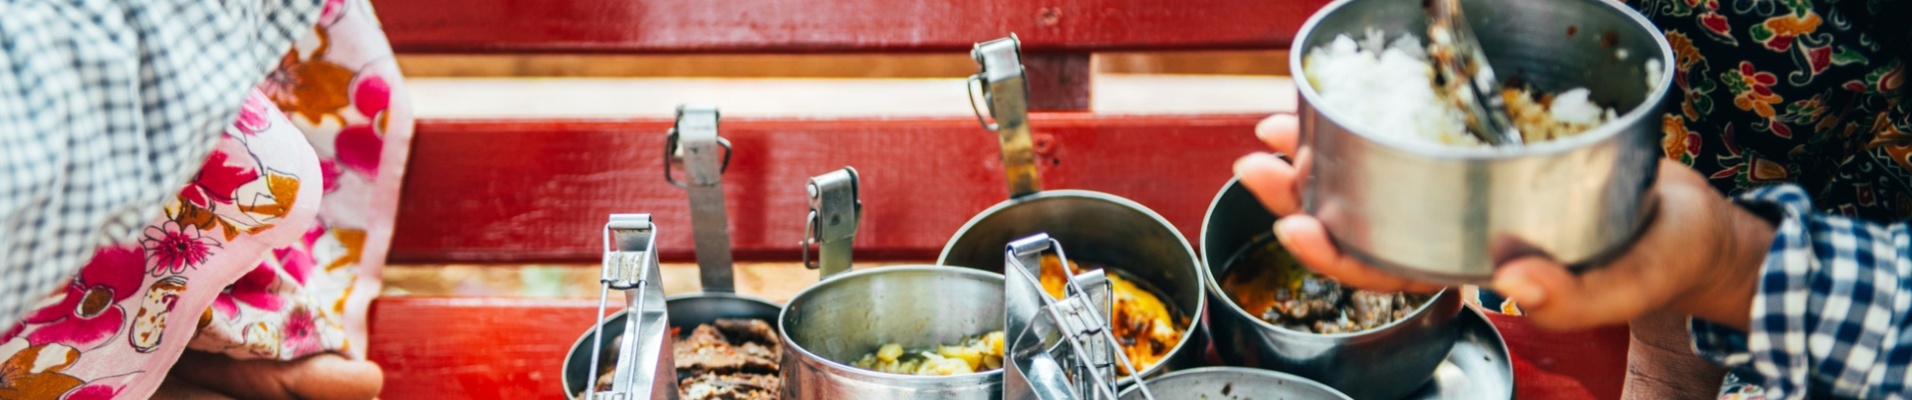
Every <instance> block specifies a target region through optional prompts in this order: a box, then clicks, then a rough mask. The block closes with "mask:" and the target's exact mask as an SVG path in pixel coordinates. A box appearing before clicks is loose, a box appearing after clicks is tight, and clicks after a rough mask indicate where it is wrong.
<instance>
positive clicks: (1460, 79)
mask: <svg viewBox="0 0 1912 400" xmlns="http://www.w3.org/2000/svg"><path fill="white" fill-rule="evenodd" d="M1423 6H1424V7H1425V8H1426V9H1427V35H1426V36H1424V37H1426V38H1427V42H1428V44H1427V52H1428V54H1429V55H1430V56H1431V57H1430V58H1431V59H1432V61H1434V71H1435V73H1436V74H1438V76H1440V77H1441V78H1442V80H1444V81H1445V82H1446V85H1445V87H1446V88H1447V92H1448V93H1450V94H1452V95H1453V96H1454V99H1455V100H1456V102H1458V103H1459V104H1457V105H1458V106H1459V107H1460V108H1461V110H1462V111H1463V112H1466V115H1467V116H1468V117H1467V130H1468V131H1469V132H1471V133H1473V134H1474V136H1475V137H1478V138H1480V141H1481V143H1487V144H1492V145H1495V146H1507V145H1516V146H1517V145H1520V144H1522V143H1523V142H1524V140H1523V139H1522V138H1521V137H1520V128H1519V127H1517V126H1514V118H1513V117H1511V116H1508V115H1507V101H1506V99H1503V98H1501V96H1500V91H1501V85H1500V78H1499V77H1497V76H1495V75H1494V67H1493V65H1490V64H1488V62H1487V57H1486V56H1485V55H1482V54H1481V48H1480V41H1479V40H1477V39H1475V38H1474V28H1473V27H1472V26H1471V25H1468V24H1467V15H1466V14H1467V13H1466V12H1463V11H1462V10H1461V2H1460V0H1432V1H1429V2H1427V3H1423Z"/></svg>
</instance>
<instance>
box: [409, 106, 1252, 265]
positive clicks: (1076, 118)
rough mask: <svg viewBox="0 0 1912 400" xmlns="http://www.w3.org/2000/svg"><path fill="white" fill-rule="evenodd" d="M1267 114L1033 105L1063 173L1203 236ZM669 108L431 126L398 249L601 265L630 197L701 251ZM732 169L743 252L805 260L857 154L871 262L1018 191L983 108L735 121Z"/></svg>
mask: <svg viewBox="0 0 1912 400" xmlns="http://www.w3.org/2000/svg"><path fill="white" fill-rule="evenodd" d="M1261 117H1262V116H1261V115H1208V116H1107V115H1094V114H1083V113H1038V114H1035V115H1034V116H1032V122H1031V124H1032V125H1033V126H1034V127H1035V128H1036V136H1037V137H1036V139H1037V141H1038V142H1040V143H1046V145H1044V146H1041V147H1042V148H1043V149H1044V151H1043V152H1042V154H1040V156H1041V159H1042V166H1041V168H1042V173H1043V174H1044V180H1045V185H1046V186H1047V187H1049V188H1057V189H1059V188H1077V189H1088V190H1098V191H1103V192H1109V193H1113V194H1116V195H1120V196H1125V197H1128V198H1130V199H1132V200H1135V201H1137V202H1140V203H1142V204H1143V205H1145V206H1148V207H1149V208H1151V209H1153V210H1155V211H1156V212H1157V213H1159V214H1162V215H1163V216H1164V217H1165V218H1167V219H1168V220H1169V221H1170V222H1171V223H1173V224H1174V225H1175V226H1176V227H1177V228H1180V229H1181V231H1182V232H1183V234H1184V235H1186V236H1187V237H1188V238H1189V240H1191V241H1194V240H1196V238H1198V237H1199V235H1198V234H1197V232H1196V230H1197V229H1200V225H1201V218H1202V214H1203V213H1204V212H1206V210H1207V207H1208V203H1209V201H1210V200H1211V199H1212V198H1213V197H1214V193H1215V192H1216V191H1218V190H1219V189H1220V188H1221V185H1222V183H1224V182H1226V181H1227V179H1228V178H1229V176H1230V175H1231V172H1230V170H1229V166H1230V165H1231V164H1232V163H1233V162H1234V160H1235V158H1236V157H1239V156H1241V155H1243V154H1247V153H1249V152H1253V151H1259V150H1263V149H1265V147H1264V146H1262V145H1261V144H1259V143H1258V142H1257V141H1256V140H1255V139H1254V136H1253V135H1252V133H1251V132H1252V131H1253V126H1254V124H1255V122H1256V121H1259V120H1260V118H1261ZM669 124H670V122H669V121H667V120H663V119H622V120H608V119H604V120H437V119H427V120H423V121H421V122H420V123H419V124H418V130H417V135H416V137H415V138H414V142H413V148H412V156H411V162H410V164H409V167H408V168H409V171H407V172H406V174H405V176H406V182H405V187H404V191H403V194H402V195H403V201H401V204H400V206H399V213H398V222H397V228H396V229H397V230H396V234H395V235H394V238H393V248H392V253H391V254H392V255H391V259H392V260H394V261H397V262H515V261H540V262H542V261H562V262H593V261H595V260H596V259H597V258H598V257H600V253H599V252H600V251H602V249H601V244H600V240H599V238H598V231H597V230H598V229H599V228H600V227H602V226H603V223H604V218H605V215H607V214H610V213H614V212H649V213H652V214H653V216H654V218H656V220H657V221H658V223H659V225H660V227H661V229H660V234H661V235H662V236H661V237H660V239H659V243H658V246H659V248H660V249H661V250H662V255H663V257H664V258H665V259H667V260H672V261H682V260H689V259H690V255H691V254H690V250H691V243H690V220H689V218H690V217H689V211H688V200H687V197H686V195H685V193H684V192H683V191H682V190H681V189H678V188H676V187H674V186H671V185H669V184H668V183H666V182H665V181H664V179H663V177H662V176H661V175H662V165H661V162H662V145H663V132H664V131H665V129H666V128H667V127H668V126H669ZM722 134H723V136H724V137H726V138H728V139H729V140H730V142H731V143H733V144H734V145H735V148H736V158H735V159H734V160H732V161H731V163H730V169H729V171H728V172H727V173H726V174H725V175H724V177H725V178H724V182H725V192H726V196H727V198H728V204H729V211H730V223H731V233H732V238H733V239H732V241H733V246H734V247H735V249H736V255H737V258H738V259H740V260H790V259H795V258H797V257H796V256H797V247H796V243H797V241H798V240H800V239H802V234H803V221H802V220H803V216H804V215H805V212H806V210H807V205H806V199H805V197H804V194H803V190H802V187H803V183H804V181H805V180H806V179H808V178H809V177H810V176H812V175H817V174H821V173H824V172H828V171H831V170H834V169H837V168H842V167H843V166H846V165H848V166H855V167H857V169H858V171H859V172H860V173H861V176H862V179H863V192H862V196H863V203H864V218H863V224H862V228H861V231H860V233H859V234H858V236H857V243H856V250H857V251H858V254H857V257H858V258H859V259H867V260H882V259H892V260H894V259H905V260H908V259H916V260H921V259H934V258H935V256H936V254H937V252H938V251H940V250H941V248H942V246H943V244H944V243H945V242H947V241H948V239H949V237H950V235H952V234H954V233H955V232H956V230H957V229H958V228H960V227H961V225H962V224H963V223H964V222H965V221H967V220H968V219H969V217H970V216H971V215H974V214H975V213H977V212H980V211H982V210H983V209H984V208H987V207H988V206H990V205H992V204H995V203H997V202H1000V201H1002V200H1003V199H1004V198H1005V197H1006V196H1007V189H1005V188H1004V186H1003V184H1002V183H1001V182H1002V181H1003V175H1002V172H1001V165H1000V164H1001V156H1000V152H999V150H998V149H997V144H996V139H995V138H994V134H993V133H991V132H987V131H984V130H982V129H981V128H980V127H978V126H977V124H976V121H975V120H974V119H973V118H962V117H956V118H948V117H945V118H905V119H881V118H865V119H842V120H801V119H771V120H752V119H734V118H733V119H726V120H724V122H723V126H722Z"/></svg>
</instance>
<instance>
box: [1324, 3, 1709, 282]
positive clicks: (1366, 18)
mask: <svg viewBox="0 0 1912 400" xmlns="http://www.w3.org/2000/svg"><path fill="white" fill-rule="evenodd" d="M1461 5H1462V6H1463V7H1464V8H1465V9H1466V15H1467V19H1468V22H1469V23H1470V24H1471V25H1472V26H1473V27H1474V29H1475V31H1476V33H1477V36H1478V37H1479V39H1480V42H1481V46H1482V48H1483V49H1484V50H1485V52H1486V54H1487V57H1488V59H1489V62H1490V63H1491V64H1492V65H1493V67H1494V69H1495V71H1496V72H1497V73H1499V74H1500V75H1501V78H1502V80H1503V81H1508V80H1512V81H1518V82H1521V84H1522V85H1524V86H1528V87H1531V88H1532V89H1534V91H1535V92H1540V93H1561V92H1570V91H1572V89H1575V88H1585V89H1586V90H1585V91H1583V92H1576V93H1575V96H1580V95H1584V96H1585V97H1584V99H1585V100H1586V101H1587V102H1591V103H1592V104H1595V105H1598V106H1601V107H1603V108H1608V109H1612V110H1614V115H1612V116H1610V117H1608V118H1602V120H1603V121H1604V123H1601V124H1599V125H1598V126H1594V127H1592V128H1591V129H1588V130H1585V131H1584V132H1579V133H1577V134H1573V135H1565V136H1563V137H1558V138H1552V139H1551V140H1544V141H1538V142H1533V143H1528V144H1526V145H1523V146H1517V147H1481V146H1456V145H1452V144H1446V143H1439V142H1436V141H1427V140H1417V139H1418V138H1414V137H1410V136H1411V135H1401V134H1399V132H1390V131H1383V130H1380V129H1375V128H1374V127H1372V125H1374V124H1373V123H1371V121H1367V120H1366V118H1362V117H1360V115H1362V114H1361V113H1359V112H1357V111H1358V110H1350V109H1345V108H1341V109H1337V108H1336V107H1335V106H1331V105H1330V104H1336V103H1334V102H1330V101H1329V97H1328V96H1326V95H1325V94H1324V93H1323V92H1322V90H1321V89H1322V88H1321V87H1318V86H1317V85H1316V84H1315V82H1311V81H1310V80H1309V79H1303V80H1299V81H1298V85H1297V86H1298V89H1299V92H1300V98H1301V101H1300V104H1301V107H1300V109H1299V117H1300V120H1301V136H1302V139H1301V146H1300V151H1299V152H1298V153H1297V154H1296V155H1295V156H1296V161H1297V162H1299V163H1303V164H1311V165H1307V166H1306V167H1304V169H1303V173H1304V174H1305V175H1304V176H1303V177H1302V180H1303V182H1304V183H1303V188H1304V190H1303V197H1302V204H1303V207H1304V209H1305V210H1306V212H1307V213H1308V214H1310V215H1312V216H1314V217H1315V218H1318V219H1320V220H1321V222H1322V224H1323V225H1325V226H1326V227H1327V230H1328V232H1329V234H1330V235H1331V236H1332V237H1333V238H1334V241H1335V243H1336V245H1337V246H1339V247H1340V248H1341V250H1342V251H1344V252H1346V253H1348V254H1350V255H1352V256H1354V257H1356V258H1358V259H1360V260H1362V261H1364V262H1366V263H1368V264H1370V265H1373V266H1375V267H1377V268H1381V269H1384V270H1387V271H1388V272H1390V273H1394V274H1398V275H1404V276H1409V277H1414V278H1419V279H1424V280H1436V281H1445V282H1456V283H1463V282H1464V283H1480V282H1485V281H1486V280H1487V279H1489V278H1490V277H1491V276H1492V274H1493V271H1494V265H1495V264H1496V262H1497V261H1504V260H1508V259H1511V258H1514V257H1518V256H1524V255H1544V256H1548V257H1552V258H1554V259H1556V260H1559V261H1561V262H1563V263H1566V264H1568V265H1574V266H1582V265H1587V264H1594V263H1598V262H1599V261H1602V258H1604V257H1607V256H1610V255H1611V254H1613V253H1615V252H1617V251H1618V250H1620V249H1623V248H1624V247H1625V246H1626V245H1627V244H1629V243H1631V241H1632V240H1633V239H1634V238H1635V237H1637V236H1638V233H1639V232H1640V231H1641V230H1642V229H1643V228H1644V226H1645V225H1646V223H1647V221H1649V217H1650V212H1651V210H1652V209H1653V201H1654V199H1653V198H1652V197H1651V196H1650V191H1649V189H1650V188H1651V186H1652V184H1653V177H1654V176H1655V174H1656V173H1657V165H1658V164H1657V161H1658V159H1659V157H1660V155H1661V153H1660V150H1659V146H1658V141H1659V138H1660V133H1661V131H1660V126H1661V123H1662V121H1661V110H1662V109H1661V107H1662V104H1664V102H1665V100H1666V97H1667V93H1666V90H1667V88H1668V87H1670V86H1672V79H1673V73H1672V70H1671V69H1670V68H1663V67H1660V65H1662V64H1663V63H1665V61H1666V60H1672V59H1673V53H1672V49H1671V47H1670V46H1668V45H1667V44H1666V39H1665V38H1664V37H1663V36H1661V35H1660V33H1659V31H1658V30H1656V29H1654V28H1653V27H1652V25H1650V24H1649V23H1648V22H1647V21H1646V20H1645V19H1644V18H1643V17H1641V16H1640V15H1639V14H1637V13H1635V12H1633V11H1631V10H1628V9H1626V8H1625V6H1623V5H1620V4H1618V3H1615V2H1611V1H1605V0H1559V1H1545V2H1539V1H1519V0H1461ZM1376 30H1378V31H1380V32H1381V33H1382V34H1383V36H1384V37H1385V38H1387V39H1395V38H1398V37H1401V36H1403V35H1405V34H1416V35H1419V34H1420V33H1422V32H1425V31H1426V16H1425V14H1424V12H1423V11H1422V9H1421V1H1418V0H1340V1H1336V2H1334V3H1331V4H1329V5H1328V6H1326V7H1324V8H1322V9H1321V10H1320V11H1318V12H1316V13H1315V15H1314V16H1313V17H1311V18H1310V19H1309V20H1308V22H1307V23H1306V24H1305V25H1303V26H1302V29H1301V32H1300V33H1299V34H1298V36H1297V40H1296V42H1295V48H1297V49H1304V50H1303V51H1296V52H1294V53H1292V54H1291V56H1290V60H1289V62H1290V68H1292V69H1293V70H1295V71H1306V70H1307V67H1306V65H1305V64H1306V61H1305V59H1306V58H1307V56H1308V55H1309V54H1310V53H1312V52H1315V51H1319V49H1322V48H1328V47H1330V46H1331V45H1332V44H1333V42H1334V41H1336V39H1337V37H1340V36H1344V35H1345V36H1356V37H1359V36H1361V35H1363V34H1364V33H1366V32H1369V31H1376ZM1377 79H1380V78H1377ZM1414 83H1415V82H1402V83H1401V84H1402V85H1412V84H1414Z"/></svg>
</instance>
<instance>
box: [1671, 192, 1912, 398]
mask: <svg viewBox="0 0 1912 400" xmlns="http://www.w3.org/2000/svg"><path fill="white" fill-rule="evenodd" d="M1736 200H1737V201H1739V202H1741V203H1742V204H1759V205H1770V206H1777V207H1778V209H1779V210H1783V214H1784V216H1783V217H1782V218H1781V220H1780V222H1779V224H1778V226H1777V228H1778V229H1777V230H1776V231H1777V234H1776V236H1775V237H1774V239H1773V244H1772V247H1771V248H1770V249H1769V250H1768V251H1767V253H1766V263H1765V266H1764V267H1763V270H1762V271H1761V276H1760V281H1759V289H1758V292H1757V294H1756V295H1755V297H1754V299H1753V309H1752V324H1751V327H1750V331H1749V332H1740V331H1739V330H1737V329H1733V328H1730V327H1726V326H1722V325H1716V324H1712V323H1708V322H1706V321H1701V320H1693V321H1692V323H1691V324H1690V325H1689V328H1690V331H1691V333H1692V336H1693V346H1694V350H1695V351H1697V352H1698V353H1699V354H1700V355H1701V356H1704V357H1707V358H1709V359H1712V360H1713V361H1715V362H1719V363H1721V364H1724V365H1727V366H1731V367H1745V366H1749V365H1750V366H1751V367H1752V368H1751V369H1752V370H1753V371H1757V373H1758V375H1759V377H1758V378H1752V377H1747V379H1749V380H1755V379H1756V380H1763V382H1762V383H1761V386H1762V387H1763V388H1764V391H1765V395H1766V398H1767V399H1804V398H1835V397H1836V398H1854V399H1905V398H1912V393H1908V387H1907V385H1908V384H1909V383H1912V329H1907V328H1912V323H1908V317H1909V316H1908V315H1907V310H1912V225H1908V224H1907V223H1905V222H1900V223H1894V224H1875V223H1868V222H1865V221H1861V220H1855V219H1852V218H1847V217H1843V216H1837V215H1830V214H1823V213H1817V212H1815V211H1813V210H1814V208H1813V205H1812V201H1811V199H1810V196H1808V195H1807V194H1806V192H1805V191H1804V190H1801V189H1800V188H1799V187H1797V186H1792V185H1782V186H1773V187H1767V188H1762V189H1759V190H1755V191H1752V192H1748V193H1746V194H1745V195H1742V196H1739V197H1738V198H1737V199H1736Z"/></svg>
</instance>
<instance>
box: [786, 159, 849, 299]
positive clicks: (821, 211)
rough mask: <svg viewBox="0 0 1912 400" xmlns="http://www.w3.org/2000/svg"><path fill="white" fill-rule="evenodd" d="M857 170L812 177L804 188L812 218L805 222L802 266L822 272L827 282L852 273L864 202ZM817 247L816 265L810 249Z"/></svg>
mask: <svg viewBox="0 0 1912 400" xmlns="http://www.w3.org/2000/svg"><path fill="white" fill-rule="evenodd" d="M859 185H860V183H859V180H858V178H857V174H856V168H851V167H843V169H840V170H836V171H831V172H829V173H826V174H823V175H818V176H815V177H811V178H810V181H809V182H808V183H806V184H804V191H805V192H807V193H808V194H809V196H810V215H809V216H808V217H806V218H805V219H804V223H803V231H804V238H803V242H801V243H800V245H801V247H803V266H804V267H806V268H809V269H821V270H822V271H821V272H820V273H819V275H821V276H823V277H824V278H829V277H830V276H833V275H836V274H838V273H842V272H844V271H848V270H850V248H851V244H852V243H853V242H855V241H856V229H857V224H858V223H859V222H858V221H860V220H861V219H862V217H863V201H862V200H859V193H858V192H857V190H858V186H859ZM813 245H814V246H817V258H816V262H814V263H813V262H811V259H810V246H813Z"/></svg>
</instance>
